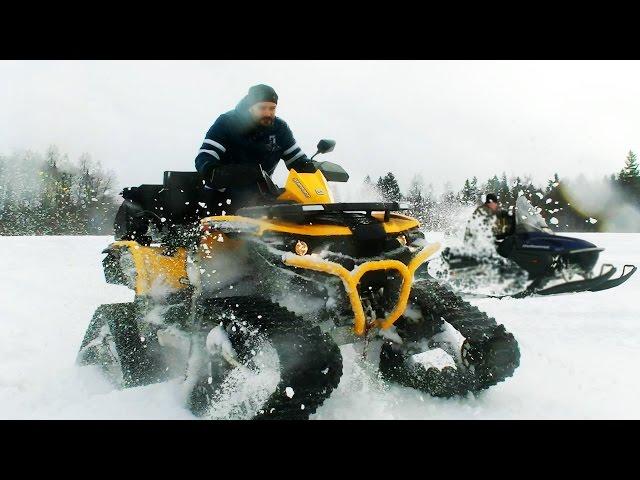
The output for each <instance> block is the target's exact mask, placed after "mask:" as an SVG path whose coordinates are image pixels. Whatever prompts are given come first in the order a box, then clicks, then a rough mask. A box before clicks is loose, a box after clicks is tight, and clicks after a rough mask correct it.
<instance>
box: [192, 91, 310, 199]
mask: <svg viewBox="0 0 640 480" xmlns="http://www.w3.org/2000/svg"><path fill="white" fill-rule="evenodd" d="M277 105H278V95H277V94H276V92H275V90H274V89H273V88H271V87H270V86H268V85H254V86H253V87H251V88H250V89H249V92H248V94H247V95H246V96H245V97H244V98H243V99H242V100H240V102H239V103H238V105H237V106H236V107H235V109H234V110H231V111H229V112H226V113H223V114H222V115H220V116H219V117H218V119H217V120H216V121H215V123H214V124H213V125H212V126H211V128H210V129H209V131H208V132H207V134H206V136H205V139H204V142H203V143H202V146H201V147H200V150H199V151H198V155H197V156H196V159H195V164H196V169H197V170H198V172H200V174H201V175H202V176H203V177H204V179H205V190H209V191H210V192H211V193H214V194H217V196H218V197H220V195H221V194H222V197H223V198H225V199H230V200H231V201H232V203H233V204H234V207H235V208H238V207H240V206H244V205H247V204H250V203H251V202H252V199H253V198H255V197H256V196H257V194H258V193H259V192H258V186H257V182H258V181H259V180H260V179H261V178H262V177H263V174H262V171H261V169H260V167H262V169H263V170H264V171H265V172H266V173H267V174H268V175H269V176H271V175H272V174H273V172H274V170H275V169H276V166H277V164H278V162H279V161H280V159H282V160H284V163H285V165H286V166H287V168H288V169H292V168H293V169H295V170H296V171H297V172H300V173H313V172H315V171H316V167H315V166H314V163H312V162H311V161H310V160H309V159H308V158H307V156H306V155H305V153H304V152H303V151H302V149H301V148H300V147H299V146H298V144H297V143H296V141H295V139H294V138H293V134H292V133H291V130H290V129H289V126H288V125H287V123H286V122H285V121H284V120H282V119H281V118H279V117H276V107H277ZM207 203H209V202H207ZM228 203H229V202H228V201H227V202H226V204H228ZM226 204H225V207H227V205H226ZM235 208H234V209H235ZM234 209H232V210H234ZM228 210H229V209H228Z"/></svg>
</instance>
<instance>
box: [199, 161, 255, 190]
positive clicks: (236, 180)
mask: <svg viewBox="0 0 640 480" xmlns="http://www.w3.org/2000/svg"><path fill="white" fill-rule="evenodd" d="M260 178H262V171H261V170H260V166H259V165H242V164H237V165H220V166H217V167H215V168H214V169H213V172H212V173H211V177H210V180H209V183H210V184H211V186H212V187H214V188H227V187H243V186H245V185H251V184H252V183H256V182H257V181H258V180H259V179H260Z"/></svg>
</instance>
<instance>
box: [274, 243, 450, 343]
mask: <svg viewBox="0 0 640 480" xmlns="http://www.w3.org/2000/svg"><path fill="white" fill-rule="evenodd" d="M439 249H440V244H439V243H432V244H430V245H427V246H426V247H424V248H423V249H422V250H420V251H419V252H418V253H417V254H416V255H415V256H414V257H413V258H412V259H411V261H410V262H409V264H408V265H405V264H404V263H402V262H400V261H399V260H377V261H371V262H366V263H362V264H360V265H358V266H357V267H356V268H354V269H353V270H347V269H346V268H344V267H343V266H342V265H340V264H339V263H335V262H331V261H328V260H324V259H321V258H319V257H315V256H312V255H304V256H299V255H296V254H293V253H287V254H285V255H283V257H282V261H283V262H284V264H285V265H288V266H291V267H298V268H305V269H308V270H315V271H317V272H324V273H328V274H330V275H335V276H337V277H340V279H341V280H342V283H343V284H344V288H345V290H346V292H347V296H348V297H349V302H350V303H351V308H352V309H353V314H354V323H355V326H354V332H355V334H356V335H363V334H364V333H365V332H366V331H367V329H368V328H370V327H371V326H372V325H367V323H366V317H365V314H364V308H363V306H362V301H361V300H360V296H359V295H358V284H359V283H360V280H361V279H362V276H363V275H364V274H365V273H367V272H371V271H374V270H396V271H398V272H399V273H400V275H401V276H402V287H401V288H400V297H399V298H398V303H397V304H396V307H395V308H394V309H393V311H392V312H391V313H390V314H389V315H388V316H387V318H384V319H376V320H375V322H374V324H375V325H377V326H378V327H380V328H381V329H383V330H386V329H388V328H390V327H391V326H392V325H393V324H394V323H395V321H396V320H398V318H400V316H401V315H402V314H403V313H404V311H405V309H406V308H407V302H408V301H409V294H410V293H411V285H412V284H413V275H414V273H415V271H416V270H417V269H418V267H420V265H422V264H423V263H424V262H426V261H427V259H428V258H429V257H430V256H431V255H433V254H434V253H436V252H437V251H438V250H439Z"/></svg>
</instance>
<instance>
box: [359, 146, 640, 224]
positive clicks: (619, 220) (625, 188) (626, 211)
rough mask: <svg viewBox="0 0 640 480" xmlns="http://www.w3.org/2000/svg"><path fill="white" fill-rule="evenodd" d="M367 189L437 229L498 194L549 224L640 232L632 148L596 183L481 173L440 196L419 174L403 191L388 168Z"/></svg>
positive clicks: (639, 174)
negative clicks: (537, 181)
mask: <svg viewBox="0 0 640 480" xmlns="http://www.w3.org/2000/svg"><path fill="white" fill-rule="evenodd" d="M364 187H365V188H367V189H370V190H373V191H374V192H375V193H376V194H377V196H378V197H379V198H380V199H383V200H387V201H404V202H406V203H408V204H409V207H410V209H409V211H408V214H409V215H412V216H414V217H417V218H418V220H420V222H421V223H422V224H423V225H425V226H426V227H427V228H428V229H430V230H436V231H449V230H451V229H453V228H455V226H456V222H458V223H459V221H460V220H461V219H460V215H463V216H464V215H468V214H469V213H470V208H471V207H475V206H477V205H480V204H481V203H482V202H483V201H484V196H485V195H486V194H487V193H494V194H496V196H497V197H498V200H499V202H500V204H501V206H502V208H504V209H506V210H508V211H510V212H511V213H513V211H514V208H515V204H516V200H517V199H518V197H519V196H521V195H524V196H525V197H526V198H527V199H528V200H529V201H530V202H531V204H532V205H533V206H534V207H535V208H536V210H537V211H538V213H540V215H542V217H543V218H545V220H546V221H547V223H548V225H549V227H550V228H552V229H555V230H558V231H574V232H583V231H586V232H605V231H618V232H620V231H636V232H637V231H640V169H639V167H638V160H637V156H636V155H635V153H634V152H633V151H630V152H629V153H628V155H627V157H626V160H625V163H624V166H623V167H622V169H621V170H620V171H619V172H618V173H617V174H611V175H610V176H606V177H603V178H602V179H601V180H598V181H593V180H587V179H586V178H585V177H584V175H580V176H578V177H577V178H574V179H561V178H560V177H559V176H558V174H557V173H556V174H554V176H553V177H552V178H550V179H549V180H548V181H547V182H546V184H545V185H534V184H533V182H532V179H531V178H530V177H520V176H516V177H510V178H507V175H506V173H502V175H500V176H498V175H493V176H492V177H490V178H488V179H487V180H486V181H484V182H482V183H481V182H480V181H479V180H478V178H477V177H473V178H471V179H466V180H465V182H464V184H463V185H462V186H461V188H460V189H459V190H455V189H454V188H453V187H452V185H451V183H449V182H447V183H446V184H445V185H444V191H443V193H441V194H440V195H436V194H435V193H434V188H433V184H428V185H427V184H425V182H424V179H423V178H422V176H421V175H415V176H414V177H413V179H412V180H411V182H410V184H409V188H408V189H407V191H406V192H404V193H403V192H402V191H401V188H400V186H399V184H398V181H397V179H396V177H395V175H394V174H393V172H388V173H387V174H386V175H384V176H381V177H379V178H378V180H377V181H375V182H374V181H373V180H372V179H371V177H370V176H369V175H367V176H366V177H365V180H364Z"/></svg>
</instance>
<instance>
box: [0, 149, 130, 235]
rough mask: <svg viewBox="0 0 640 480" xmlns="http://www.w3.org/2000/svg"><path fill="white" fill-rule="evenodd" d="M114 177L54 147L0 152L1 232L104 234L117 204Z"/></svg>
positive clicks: (84, 158)
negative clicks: (44, 150) (39, 149)
mask: <svg viewBox="0 0 640 480" xmlns="http://www.w3.org/2000/svg"><path fill="white" fill-rule="evenodd" d="M114 184H115V176H114V175H113V173H112V172H108V171H105V170H104V169H103V168H102V167H101V165H100V163H99V162H95V161H93V160H92V159H91V156H90V155H89V154H87V153H85V154H82V155H81V156H80V158H78V160H77V161H76V162H71V161H69V158H68V156H67V155H61V154H60V152H59V150H58V148H57V147H55V146H51V147H49V149H48V150H47V151H46V153H45V154H44V155H40V154H38V153H34V152H31V151H27V152H21V153H16V154H13V155H10V156H0V235H109V234H112V233H113V219H114V217H115V214H116V211H117V209H118V207H119V205H120V200H119V199H118V198H117V197H116V195H115V194H114V192H113V191H112V188H113V187H114Z"/></svg>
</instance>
